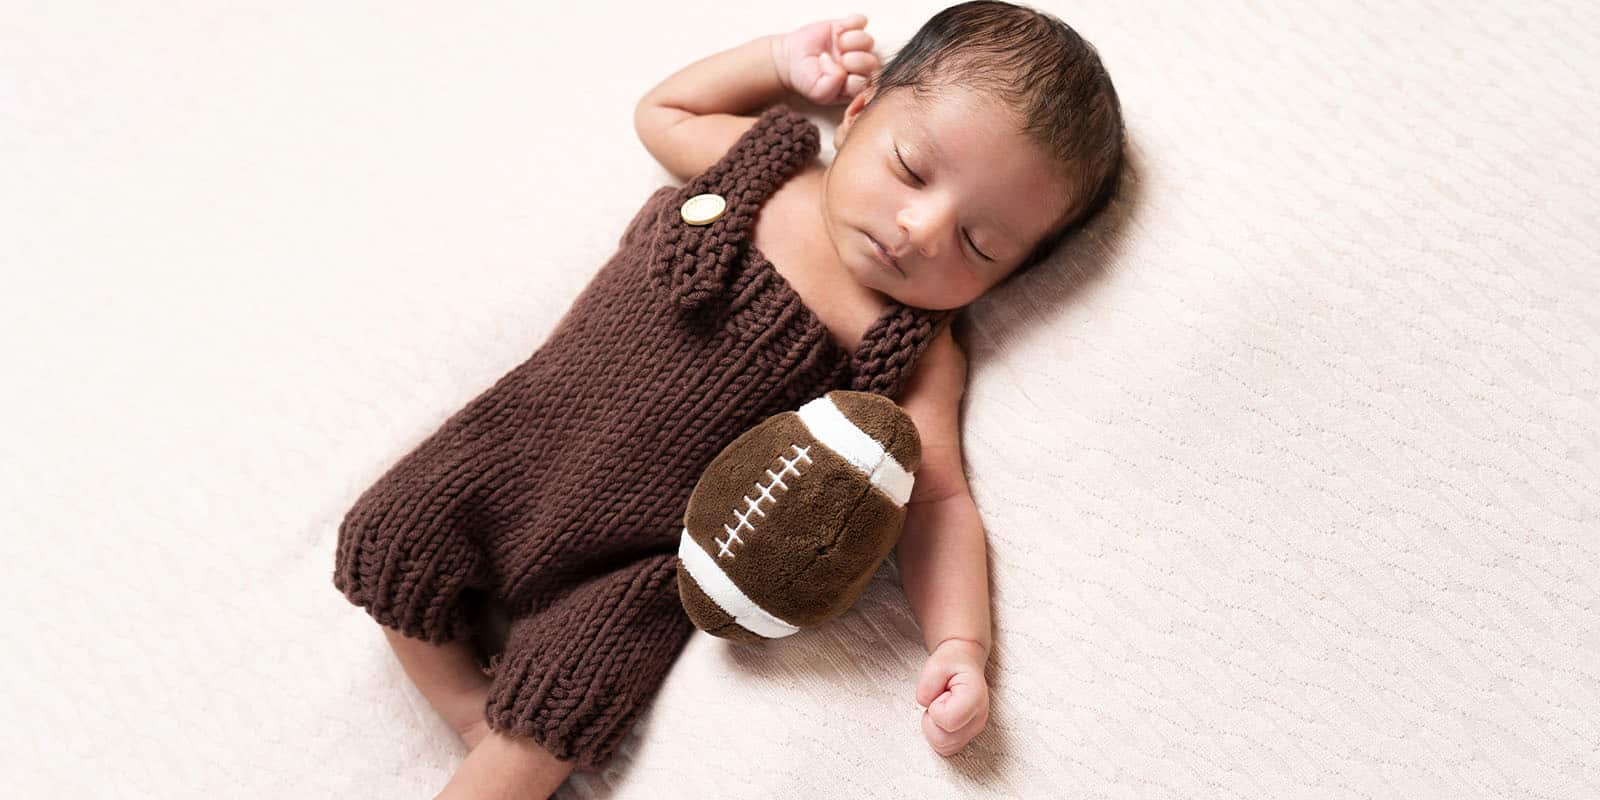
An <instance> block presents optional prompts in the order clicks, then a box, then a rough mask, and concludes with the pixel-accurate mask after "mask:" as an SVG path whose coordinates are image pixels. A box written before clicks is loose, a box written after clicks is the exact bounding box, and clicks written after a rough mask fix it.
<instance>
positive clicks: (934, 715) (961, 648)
mask: <svg viewBox="0 0 1600 800" xmlns="http://www.w3.org/2000/svg"><path fill="white" fill-rule="evenodd" d="M988 660H989V653H988V652H987V651H986V650H985V649H984V648H983V646H982V645H979V644H977V643H975V642H969V641H967V640H965V639H946V640H944V641H943V642H940V643H939V646H938V647H935V648H934V649H933V653H932V654H931V655H929V656H928V663H927V664H925V665H923V667H922V676H921V677H919V678H918V679H917V705H920V706H922V707H924V708H925V709H927V710H925V711H923V712H922V735H923V736H925V737H927V739H928V744H931V745H933V749H934V751H935V752H937V753H938V754H939V755H941V756H953V755H955V754H956V753H959V752H961V748H963V747H966V746H967V742H969V741H971V740H972V737H974V736H977V735H978V732H979V731H981V730H983V726H984V725H986V724H988V722H989V683H988V681H986V680H985V679H984V677H983V668H984V664H985V662H987V661H988Z"/></svg>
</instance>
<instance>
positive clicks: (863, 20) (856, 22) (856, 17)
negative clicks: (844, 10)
mask: <svg viewBox="0 0 1600 800" xmlns="http://www.w3.org/2000/svg"><path fill="white" fill-rule="evenodd" d="M865 27H867V15H866V14H851V15H850V16H848V17H845V18H844V19H841V20H839V28H840V29H841V30H847V31H848V30H856V29H860V28H865Z"/></svg>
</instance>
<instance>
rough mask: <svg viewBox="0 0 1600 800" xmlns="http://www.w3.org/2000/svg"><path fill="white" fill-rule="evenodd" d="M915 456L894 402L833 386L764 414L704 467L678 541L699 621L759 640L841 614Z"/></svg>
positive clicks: (889, 532) (708, 628)
mask: <svg viewBox="0 0 1600 800" xmlns="http://www.w3.org/2000/svg"><path fill="white" fill-rule="evenodd" d="M921 455H922V444H921V440H920V439H919V438H918V437H917V428H916V425H914V424H913V423H912V421H911V418H910V417H909V416H907V415H906V413H905V411H904V410H902V409H901V408H900V406H898V405H896V404H895V402H894V401H893V400H890V399H889V398H887V397H884V396H882V395H879V394H874V393H871V392H856V391H848V390H842V389H841V390H836V391H832V392H829V393H827V394H826V395H823V396H822V397H818V398H817V399H815V400H812V401H810V402H808V403H806V404H805V405H802V406H801V407H800V409H799V410H798V411H785V412H783V413H781V414H776V415H773V416H771V417H768V418H767V419H766V420H764V421H763V422H761V423H760V424H759V425H757V426H755V427H754V428H751V429H750V430H748V431H745V432H744V433H743V434H741V435H740V436H739V438H737V439H735V440H733V441H732V442H731V443H729V444H728V446H727V447H725V448H723V450H722V452H720V453H718V454H717V457H716V458H715V459H713V460H712V461H711V463H710V464H709V465H708V466H707V467H706V469H705V471H704V472H703V473H701V475H700V479H699V481H698V482H697V483H696V484H695V488H694V491H693V493H692V494H691V495H690V496H689V506H688V510H687V511H685V513H684V517H683V534H682V536H681V538H680V539H679V543H678V562H677V563H678V596H679V598H680V599H681V600H682V601H683V608H684V610H685V611H687V612H688V613H689V618H690V619H691V620H692V621H693V622H694V624H695V626H696V627H698V628H700V629H701V630H703V631H705V632H707V633H710V634H712V635H714V636H720V637H722V638H725V639H732V640H735V641H756V640H760V639H776V638H779V637H783V636H788V635H789V634H792V633H794V632H796V631H798V630H800V629H801V628H806V627H811V626H815V625H817V624H819V623H822V622H825V621H827V620H829V619H832V618H834V617H837V616H839V615H840V614H843V613H844V612H845V611H847V610H849V608H850V607H851V606H852V605H854V604H855V601H856V598H858V597H859V596H860V595H861V592H862V590H863V589H865V588H866V586H867V582H868V581H869V580H870V579H871V578H872V574H873V572H874V571H875V570H876V569H877V568H878V565H879V564H880V563H881V562H882V561H883V559H884V557H885V556H887V555H888V554H889V551H890V550H892V549H893V548H894V545H895V542H896V541H897V540H899V538H900V530H901V528H902V526H903V524H904V522H905V505H906V501H907V500H908V499H909V498H910V496H911V485H912V481H913V479H914V473H915V471H916V468H917V465H918V463H919V461H920V458H921Z"/></svg>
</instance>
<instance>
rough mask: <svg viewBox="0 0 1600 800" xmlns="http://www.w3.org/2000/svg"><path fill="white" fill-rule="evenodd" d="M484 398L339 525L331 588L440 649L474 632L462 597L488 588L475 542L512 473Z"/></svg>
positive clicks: (495, 400) (493, 400) (494, 400)
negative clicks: (490, 499)
mask: <svg viewBox="0 0 1600 800" xmlns="http://www.w3.org/2000/svg"><path fill="white" fill-rule="evenodd" d="M502 399H503V398H501V397H497V396H496V394H495V393H494V392H493V391H491V392H486V393H484V394H482V395H480V396H479V397H478V398H477V399H475V400H474V401H473V402H472V403H470V404H469V405H468V406H467V407H466V408H464V409H462V410H461V411H459V412H457V413H456V414H455V415H454V416H452V417H451V418H450V419H449V420H447V421H446V422H445V424H444V425H443V426H441V427H440V428H439V430H437V431H435V432H434V433H433V434H432V435H430V436H429V437H428V438H427V439H426V440H424V441H423V442H422V443H421V444H419V445H418V446H417V447H416V449H414V450H412V451H411V452H410V453H409V454H407V455H406V456H405V457H404V458H402V459H400V461H399V462H398V463H396V464H395V465H394V466H392V467H390V468H389V470H388V471H387V472H385V473H384V474H383V476H382V477H381V478H379V479H378V481H377V482H376V483H374V484H373V485H372V486H371V487H369V488H368V489H367V490H366V491H365V492H363V493H362V494H361V497H360V498H359V499H358V500H357V501H356V503H355V505H354V506H352V507H351V508H350V510H349V511H348V512H346V513H345V516H344V519H343V521H342V522H341V523H340V525H339V544H338V551H337V553H336V555H335V563H334V575H333V583H334V586H335V587H337V588H338V589H339V591H341V592H343V593H344V595H345V597H346V598H347V599H349V600H350V602H351V603H354V604H355V605H358V606H361V607H362V608H363V609H365V610H366V611H367V613H368V614H369V615H370V616H371V617H372V618H373V619H375V620H376V621H377V622H379V623H380V624H382V625H384V626H386V627H389V628H393V629H395V630H398V631H399V632H401V633H403V634H405V635H406V636H409V637H412V638H414V639H421V640H423V641H427V642H432V643H434V644H442V643H444V642H447V641H452V640H455V639H463V638H466V637H468V636H470V635H471V634H472V627H473V626H472V620H471V618H470V615H469V613H468V610H469V609H468V608H467V607H466V603H465V598H463V596H462V592H463V590H465V589H467V588H469V587H470V588H486V587H487V585H488V573H489V570H488V567H487V558H486V553H485V552H484V549H483V547H482V546H481V545H480V543H479V542H478V541H476V538H475V537H474V536H473V535H472V531H473V530H474V527H475V526H480V525H482V524H483V522H484V519H485V514H486V513H488V511H489V510H488V509H485V508H483V507H482V498H485V497H487V496H489V495H490V494H491V493H492V491H493V489H494V487H495V486H497V485H499V481H500V480H501V479H502V476H503V475H504V474H505V464H506V461H505V459H503V458H500V457H497V455H496V453H497V448H499V447H502V446H503V445H504V442H505V437H503V436H500V435H496V433H495V425H496V424H499V423H491V420H493V419H495V418H494V415H493V414H492V413H490V412H493V411H495V410H496V408H498V407H500V406H502V405H503V403H502V402H500V401H501V400H502Z"/></svg>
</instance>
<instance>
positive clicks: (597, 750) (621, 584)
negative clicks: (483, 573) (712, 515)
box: [485, 553, 694, 771]
mask: <svg viewBox="0 0 1600 800" xmlns="http://www.w3.org/2000/svg"><path fill="white" fill-rule="evenodd" d="M693 632H694V625H693V623H691V622H690V621H689V617H688V615H687V614H686V613H685V612H684V610H683V605H682V602H681V601H680V600H679V599H678V583H677V564H676V554H674V553H662V554H659V555H652V556H649V557H647V558H643V559H640V560H638V561H634V562H631V563H628V564H626V565H624V566H622V567H620V568H618V569H617V570H615V571H613V572H608V573H603V574H600V575H597V576H594V577H592V578H590V579H588V580H586V581H584V582H582V583H579V584H577V585H576V586H574V587H573V588H572V589H570V590H569V591H567V592H566V593H565V594H564V595H563V596H562V597H560V598H559V599H557V600H555V601H554V602H552V603H550V604H549V605H547V606H544V607H543V608H541V609H540V610H538V611H535V612H532V613H529V614H527V615H525V616H522V617H519V618H517V619H514V620H512V623H511V630H510V633H509V636H508V638H507V642H506V648H505V652H504V653H503V654H502V655H501V656H500V657H499V659H498V660H497V664H496V666H495V669H494V678H493V683H492V685H491V686H490V689H489V702H488V706H487V708H486V712H485V713H486V717H487V719H488V723H489V727H490V728H492V729H494V730H496V731H499V732H501V733H504V734H506V735H508V736H521V737H527V738H531V739H533V740H534V741H536V742H537V743H539V745H540V746H542V747H544V748H545V749H546V750H548V751H550V752H551V753H552V754H554V755H555V756H556V757H557V758H560V759H563V760H576V761H577V762H578V763H577V766H576V768H577V769H581V770H585V771H594V770H598V769H600V768H601V766H602V765H603V764H604V763H605V762H606V761H607V760H609V759H610V757H611V755H612V754H613V753H614V752H615V750H616V748H617V745H618V744H620V743H621V741H622V739H623V738H624V737H625V736H626V734H627V733H628V731H629V730H630V729H631V728H632V727H633V724H634V722H635V721H636V719H637V718H638V716H639V714H640V713H642V712H643V711H644V710H645V709H646V708H647V707H648V706H649V704H650V701H651V700H652V699H653V698H654V697H655V695H656V692H657V691H658V690H659V689H660V687H661V684H662V682H663V681H664V680H665V679H666V676H667V673H668V672H669V671H670V669H671V667H672V663H673V662H674V661H675V660H676V659H677V656H678V653H679V652H681V651H682V649H683V646H684V644H685V643H687V642H688V640H689V636H690V634H692V633H693Z"/></svg>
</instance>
